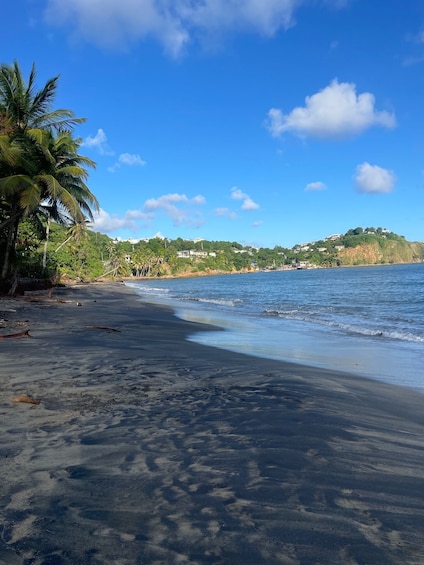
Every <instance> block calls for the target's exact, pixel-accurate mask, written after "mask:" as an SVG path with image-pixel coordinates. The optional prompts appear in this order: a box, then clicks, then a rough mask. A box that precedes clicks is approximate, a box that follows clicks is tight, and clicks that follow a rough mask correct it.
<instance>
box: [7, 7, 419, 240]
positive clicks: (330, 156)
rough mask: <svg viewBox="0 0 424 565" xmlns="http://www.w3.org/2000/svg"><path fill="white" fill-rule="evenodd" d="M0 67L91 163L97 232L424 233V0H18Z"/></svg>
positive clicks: (213, 236)
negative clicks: (57, 119)
mask: <svg viewBox="0 0 424 565" xmlns="http://www.w3.org/2000/svg"><path fill="white" fill-rule="evenodd" d="M2 20H3V26H2V42H1V47H0V53H1V55H0V62H1V63H2V64H13V62H14V61H15V60H16V61H17V62H18V63H19V65H20V68H21V70H22V73H23V75H24V77H25V78H26V79H27V78H28V76H29V72H30V70H31V66H32V65H33V64H35V66H36V70H37V86H38V87H39V88H42V86H44V84H45V82H46V81H47V80H48V79H50V78H52V77H54V76H57V75H60V78H59V84H58V91H57V96H56V99H55V107H56V108H69V109H71V110H72V111H73V112H74V113H75V115H76V116H78V117H84V118H86V120H87V121H86V122H85V123H84V124H82V125H79V126H77V128H76V129H75V136H76V137H80V138H81V139H82V144H81V151H80V152H81V154H83V155H85V156H87V157H90V158H91V159H93V160H94V161H95V162H96V169H95V170H90V175H89V179H88V185H89V188H90V189H91V191H92V192H93V193H94V194H95V195H96V197H97V198H98V200H99V203H100V211H99V213H96V215H95V222H94V224H93V229H95V230H96V231H100V232H102V233H107V234H108V235H109V236H110V237H113V238H120V239H140V238H142V239H144V238H150V237H154V236H156V235H161V236H164V237H167V238H169V239H176V238H178V237H181V238H183V239H207V240H210V241H218V240H224V241H237V242H239V243H241V244H243V245H253V246H256V247H271V248H273V247H274V246H275V245H281V246H283V247H293V246H294V245H296V244H298V243H305V242H311V241H316V240H320V239H323V238H324V237H326V236H328V235H332V234H336V233H345V232H346V231H347V230H349V229H351V228H356V227H363V228H365V227H382V228H386V229H389V230H391V231H394V232H396V233H398V234H400V235H404V236H405V237H406V239H407V240H409V241H424V2H423V1H422V0H385V1H384V2H380V1H379V0H378V1H370V0H72V1H65V0H15V1H14V2H4V3H3V5H2Z"/></svg>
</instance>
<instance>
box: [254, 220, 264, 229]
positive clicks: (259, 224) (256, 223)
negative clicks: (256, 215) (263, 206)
mask: <svg viewBox="0 0 424 565" xmlns="http://www.w3.org/2000/svg"><path fill="white" fill-rule="evenodd" d="M262 224H263V221H262V220H258V221H257V222H253V224H252V228H259V227H260V226H261V225H262Z"/></svg>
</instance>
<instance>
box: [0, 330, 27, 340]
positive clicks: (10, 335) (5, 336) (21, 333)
mask: <svg viewBox="0 0 424 565" xmlns="http://www.w3.org/2000/svg"><path fill="white" fill-rule="evenodd" d="M19 337H31V335H30V333H29V330H22V331H21V332H17V333H14V334H6V335H0V339H8V338H19Z"/></svg>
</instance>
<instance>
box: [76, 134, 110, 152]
mask: <svg viewBox="0 0 424 565" xmlns="http://www.w3.org/2000/svg"><path fill="white" fill-rule="evenodd" d="M81 147H90V148H94V149H96V150H97V151H98V152H99V153H100V155H113V151H111V150H110V149H109V147H108V144H107V137H106V134H105V132H104V131H103V130H102V129H101V128H100V129H98V130H97V133H96V135H95V136H94V137H91V136H87V137H86V138H85V139H84V140H83V142H82V143H81Z"/></svg>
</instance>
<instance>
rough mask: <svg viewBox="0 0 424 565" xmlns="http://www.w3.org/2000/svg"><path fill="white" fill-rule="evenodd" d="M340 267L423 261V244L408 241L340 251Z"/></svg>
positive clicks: (359, 246) (369, 245) (387, 242)
mask: <svg viewBox="0 0 424 565" xmlns="http://www.w3.org/2000/svg"><path fill="white" fill-rule="evenodd" d="M338 259H339V261H340V264H341V265H381V264H387V263H392V264H394V263H396V264H397V263H416V262H421V261H423V259H424V243H415V242H414V243H411V242H408V241H385V242H384V243H383V244H382V243H379V242H373V243H368V244H362V245H357V246H356V247H348V248H346V249H341V250H340V251H339V253H338Z"/></svg>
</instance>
